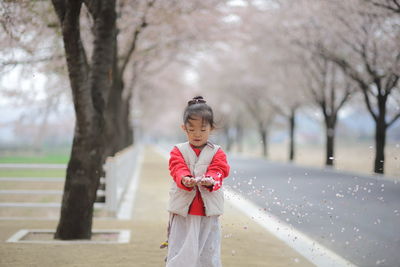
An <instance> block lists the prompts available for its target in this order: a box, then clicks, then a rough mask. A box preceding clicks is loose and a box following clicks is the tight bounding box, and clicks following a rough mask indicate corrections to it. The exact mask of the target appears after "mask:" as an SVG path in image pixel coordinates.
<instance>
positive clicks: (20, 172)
mask: <svg viewBox="0 0 400 267" xmlns="http://www.w3.org/2000/svg"><path fill="white" fill-rule="evenodd" d="M65 175H66V170H63V169H9V168H7V169H5V168H4V169H0V177H65Z"/></svg>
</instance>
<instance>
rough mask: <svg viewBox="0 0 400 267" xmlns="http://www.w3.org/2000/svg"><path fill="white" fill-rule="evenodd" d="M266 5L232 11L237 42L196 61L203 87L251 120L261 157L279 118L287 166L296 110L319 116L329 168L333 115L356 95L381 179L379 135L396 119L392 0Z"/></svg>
mask: <svg viewBox="0 0 400 267" xmlns="http://www.w3.org/2000/svg"><path fill="white" fill-rule="evenodd" d="M250 3H251V2H250ZM273 3H275V5H271V3H270V4H259V3H258V4H257V5H255V4H253V5H251V4H249V5H247V6H246V7H239V8H235V9H234V10H233V12H235V14H236V16H237V19H236V24H235V25H236V29H237V31H239V32H242V36H244V37H243V38H242V39H240V40H238V39H236V42H235V43H234V44H231V45H229V46H228V47H223V48H221V49H219V50H217V51H216V52H215V53H213V55H212V57H211V59H208V60H204V63H203V65H202V67H200V71H199V72H200V73H201V75H202V78H201V79H200V80H202V81H203V80H204V81H206V82H204V83H203V86H204V87H206V88H213V89H214V90H217V91H218V92H219V97H220V98H222V97H226V96H229V97H230V101H231V103H235V107H236V109H238V110H242V111H243V110H246V111H247V113H248V114H250V115H251V118H252V119H253V121H254V122H255V124H256V126H257V129H258V132H259V135H260V138H261V140H262V143H263V154H264V155H265V156H267V136H268V132H269V131H270V130H271V126H272V123H273V121H274V118H275V117H276V116H279V117H283V118H286V119H287V121H288V126H289V127H288V129H289V137H290V150H289V159H290V160H293V158H294V155H295V151H294V150H295V145H294V143H295V142H294V132H295V125H296V120H295V117H296V112H297V111H298V110H299V108H300V107H302V106H310V105H313V106H315V107H316V108H318V109H319V110H320V111H321V114H322V115H323V122H324V126H325V136H326V155H325V162H326V165H333V164H334V147H335V146H334V144H335V132H336V131H335V130H336V125H337V122H338V113H339V112H340V111H341V110H342V108H343V107H344V106H345V105H346V104H347V103H348V102H349V100H350V99H351V98H354V97H355V96H356V95H361V96H362V98H363V100H364V104H365V107H366V109H367V111H368V112H369V114H370V115H371V118H372V119H373V121H374V122H375V162H374V171H375V172H376V173H384V161H385V156H384V150H385V144H386V134H387V131H388V129H389V128H390V127H391V126H392V125H393V124H394V123H395V122H396V121H397V120H398V119H399V118H400V109H399V106H400V88H399V84H400V83H399V77H400V76H399V74H400V46H399V45H398V44H399V43H400V42H399V41H400V27H399V22H400V16H399V12H398V2H397V1H386V2H382V1H379V2H378V1H364V0H351V1H345V2H343V1H315V0H302V1H296V3H293V2H292V1H275V2H273ZM210 70H211V71H210ZM210 76H212V77H213V79H210ZM206 77H207V79H205V78H206ZM232 92H233V94H232ZM221 112H223V111H221ZM238 113H240V111H239V112H229V113H228V112H227V113H226V116H231V119H228V120H227V125H226V128H227V129H229V128H236V129H237V130H236V132H241V130H240V129H238V128H241V127H238V125H240V123H237V122H235V121H237V120H239V119H240V118H241V116H238ZM242 117H243V116H242ZM239 138H240V137H239ZM230 142H231V140H230V139H229V138H228V142H227V143H228V144H230ZM229 146H230V145H228V147H229Z"/></svg>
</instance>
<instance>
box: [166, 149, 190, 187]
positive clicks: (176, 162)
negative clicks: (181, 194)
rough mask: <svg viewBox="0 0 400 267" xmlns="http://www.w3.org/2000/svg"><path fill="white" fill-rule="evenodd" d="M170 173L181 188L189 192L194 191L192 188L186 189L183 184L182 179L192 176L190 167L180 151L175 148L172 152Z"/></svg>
mask: <svg viewBox="0 0 400 267" xmlns="http://www.w3.org/2000/svg"><path fill="white" fill-rule="evenodd" d="M169 171H170V174H171V176H172V178H173V179H174V181H175V182H176V185H177V186H178V187H179V188H182V189H184V190H187V191H192V190H193V188H192V187H186V186H184V185H183V184H182V178H183V177H185V176H192V175H191V173H190V170H189V168H188V166H187V165H186V162H185V159H184V158H183V156H182V153H181V152H180V151H179V149H178V148H177V147H176V146H174V148H173V149H172V150H171V152H170V158H169Z"/></svg>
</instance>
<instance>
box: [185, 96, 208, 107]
mask: <svg viewBox="0 0 400 267" xmlns="http://www.w3.org/2000/svg"><path fill="white" fill-rule="evenodd" d="M199 103H206V101H205V100H204V98H203V97H202V96H200V95H199V96H195V97H193V98H192V100H189V101H188V106H191V105H194V104H199Z"/></svg>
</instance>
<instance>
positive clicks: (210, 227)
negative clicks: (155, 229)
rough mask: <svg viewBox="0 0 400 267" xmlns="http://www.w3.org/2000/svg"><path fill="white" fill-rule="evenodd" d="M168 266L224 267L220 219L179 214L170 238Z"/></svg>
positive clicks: (172, 227) (217, 217)
mask: <svg viewBox="0 0 400 267" xmlns="http://www.w3.org/2000/svg"><path fill="white" fill-rule="evenodd" d="M166 266H167V267H221V266H222V264H221V227H220V223H219V216H197V215H190V214H188V215H187V217H183V216H180V215H177V214H175V215H174V218H173V219H172V223H171V229H170V234H169V238H168V256H167V265H166Z"/></svg>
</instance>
